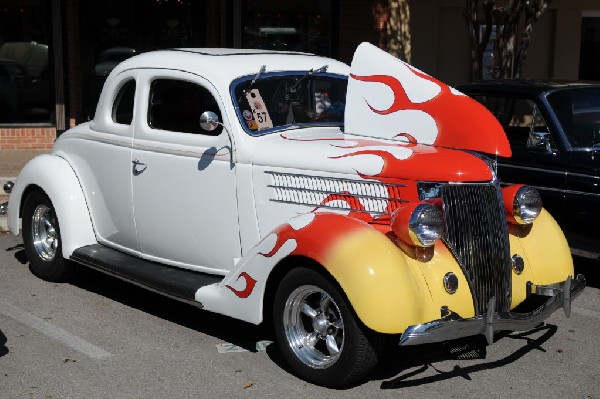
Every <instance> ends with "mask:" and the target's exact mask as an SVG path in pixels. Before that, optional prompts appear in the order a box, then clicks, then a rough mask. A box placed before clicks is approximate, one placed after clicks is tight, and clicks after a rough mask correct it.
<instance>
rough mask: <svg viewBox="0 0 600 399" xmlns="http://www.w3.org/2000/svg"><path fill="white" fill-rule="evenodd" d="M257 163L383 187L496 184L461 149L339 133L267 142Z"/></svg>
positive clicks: (293, 135) (280, 136) (259, 147)
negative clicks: (424, 183)
mask: <svg viewBox="0 0 600 399" xmlns="http://www.w3.org/2000/svg"><path fill="white" fill-rule="evenodd" d="M256 144H257V145H256V147H255V150H254V159H253V161H252V163H253V164H254V165H257V166H263V167H275V166H277V167H283V168H286V169H295V170H300V171H301V170H306V171H311V172H312V173H314V171H322V172H327V173H339V174H345V175H356V177H357V178H365V179H374V180H379V181H381V182H394V181H397V180H402V179H408V180H419V181H432V182H434V181H440V182H448V181H450V182H474V181H477V182H481V181H490V180H491V179H492V178H493V175H492V172H491V170H490V168H489V167H488V166H487V164H486V163H485V162H484V161H482V160H481V159H480V158H478V157H477V156H475V155H473V154H471V153H468V152H465V151H461V150H455V149H449V148H442V147H434V146H431V145H424V144H418V143H399V142H398V141H391V140H382V139H366V138H365V137H361V136H352V135H348V134H342V133H341V132H339V130H338V131H337V133H336V132H335V129H331V128H329V129H322V130H315V131H313V132H312V133H310V134H307V132H306V131H301V132H300V131H289V132H286V133H282V134H271V135H266V136H263V137H261V138H260V139H259V141H258V142H257V143H256Z"/></svg>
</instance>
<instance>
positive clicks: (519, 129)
mask: <svg viewBox="0 0 600 399" xmlns="http://www.w3.org/2000/svg"><path fill="white" fill-rule="evenodd" d="M475 98H476V99H477V100H479V101H480V102H482V103H483V104H484V105H486V107H487V108H488V109H489V110H490V111H492V113H493V114H494V115H496V117H497V118H498V120H499V121H500V122H501V124H502V126H503V127H504V130H505V132H506V136H507V137H508V140H509V142H510V147H511V150H512V156H511V157H510V158H500V159H498V176H499V178H500V181H501V182H502V183H503V184H527V185H530V186H533V187H535V188H537V189H538V190H539V192H540V195H541V196H542V200H543V203H544V207H546V208H547V209H548V210H550V211H551V212H553V213H555V212H559V211H561V210H562V208H563V207H564V205H565V190H566V170H567V164H568V154H567V152H566V151H565V149H564V146H563V144H562V142H561V140H560V137H559V136H558V134H557V132H556V131H555V130H554V128H553V125H551V124H549V123H548V120H549V118H548V115H547V114H545V113H544V112H542V109H541V108H540V107H539V106H538V104H537V103H536V101H535V99H534V98H531V97H525V96H516V95H515V96H505V95H501V94H494V95H486V96H475ZM534 134H537V135H538V136H534ZM542 136H544V137H545V139H544V141H543V142H542V140H541V139H539V138H540V137H542ZM535 137H538V140H536V139H535Z"/></svg>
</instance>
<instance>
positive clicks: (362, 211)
mask: <svg viewBox="0 0 600 399" xmlns="http://www.w3.org/2000/svg"><path fill="white" fill-rule="evenodd" d="M271 201H273V202H279V203H282V204H290V205H305V206H310V207H313V208H315V209H319V208H327V209H336V210H340V211H351V212H360V213H369V214H375V215H389V212H379V211H365V210H362V209H354V208H343V207H341V206H332V205H326V204H325V205H314V204H303V203H301V202H293V201H285V200H278V199H271Z"/></svg>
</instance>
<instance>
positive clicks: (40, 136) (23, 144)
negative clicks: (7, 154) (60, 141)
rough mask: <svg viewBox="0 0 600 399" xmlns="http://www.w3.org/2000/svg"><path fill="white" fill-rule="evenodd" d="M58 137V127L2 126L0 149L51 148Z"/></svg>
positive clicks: (0, 130) (0, 129)
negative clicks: (10, 127) (11, 127)
mask: <svg viewBox="0 0 600 399" xmlns="http://www.w3.org/2000/svg"><path fill="white" fill-rule="evenodd" d="M55 139H56V128H53V127H41V128H15V129H6V128H0V149H3V150H17V149H31V150H49V149H51V148H52V144H54V140H55Z"/></svg>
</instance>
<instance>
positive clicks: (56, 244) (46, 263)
mask: <svg viewBox="0 0 600 399" xmlns="http://www.w3.org/2000/svg"><path fill="white" fill-rule="evenodd" d="M23 243H24V244H25V252H26V253H27V257H28V258H29V269H30V270H31V272H32V273H33V274H35V275H36V276H38V277H40V278H41V279H44V280H48V281H56V282H57V281H64V280H65V279H66V277H67V276H68V272H69V269H68V265H67V264H66V263H65V260H64V259H63V256H62V249H61V244H62V243H61V239H60V226H59V224H58V218H57V217H56V212H55V210H54V207H53V206H52V202H51V201H50V199H49V198H48V197H47V196H46V194H44V193H43V192H41V191H33V192H31V193H30V194H29V195H27V198H25V202H24V204H23Z"/></svg>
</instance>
